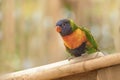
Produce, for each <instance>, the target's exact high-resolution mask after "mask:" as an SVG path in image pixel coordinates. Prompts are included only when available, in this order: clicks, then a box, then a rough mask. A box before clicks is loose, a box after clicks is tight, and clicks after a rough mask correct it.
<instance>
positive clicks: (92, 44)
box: [70, 20, 99, 54]
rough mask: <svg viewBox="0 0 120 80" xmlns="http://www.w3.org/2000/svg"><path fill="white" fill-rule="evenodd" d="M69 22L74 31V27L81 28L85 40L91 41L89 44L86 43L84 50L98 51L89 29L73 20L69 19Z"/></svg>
mask: <svg viewBox="0 0 120 80" xmlns="http://www.w3.org/2000/svg"><path fill="white" fill-rule="evenodd" d="M70 24H71V28H72V30H73V31H75V30H76V29H78V28H79V29H81V30H82V31H84V32H85V34H86V37H87V40H88V41H89V42H90V43H91V46H89V45H87V46H86V49H87V50H86V52H87V53H88V54H89V53H94V52H96V51H99V49H98V45H97V43H96V41H95V39H94V37H93V36H92V34H91V32H90V31H89V30H87V29H86V28H85V27H78V26H77V25H76V24H75V23H74V22H73V20H70Z"/></svg>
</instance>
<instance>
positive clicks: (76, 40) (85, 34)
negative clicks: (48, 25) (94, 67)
mask: <svg viewBox="0 0 120 80" xmlns="http://www.w3.org/2000/svg"><path fill="white" fill-rule="evenodd" d="M56 30H57V32H59V33H60V35H61V37H62V39H63V42H64V45H65V47H66V50H67V51H68V52H69V53H70V54H71V55H72V56H75V57H78V56H81V54H84V53H88V54H91V53H94V52H97V51H99V49H98V46H97V43H96V41H95V39H94V37H93V36H92V34H91V32H90V31H89V30H87V29H86V28H85V27H79V26H78V25H76V24H75V23H74V22H73V20H71V19H62V20H59V21H58V22H57V23H56Z"/></svg>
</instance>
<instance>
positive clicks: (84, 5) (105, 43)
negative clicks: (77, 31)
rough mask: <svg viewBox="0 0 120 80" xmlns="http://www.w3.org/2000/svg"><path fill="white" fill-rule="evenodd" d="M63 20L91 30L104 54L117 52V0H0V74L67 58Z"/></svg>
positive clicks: (119, 5)
mask: <svg viewBox="0 0 120 80" xmlns="http://www.w3.org/2000/svg"><path fill="white" fill-rule="evenodd" d="M62 18H71V19H73V20H74V21H75V22H76V24H78V25H82V26H86V27H87V28H88V29H90V30H91V32H92V34H93V35H94V37H95V38H96V40H97V42H98V44H99V47H100V49H101V50H102V51H103V52H104V53H116V52H120V0H0V62H1V63H0V74H4V73H9V72H13V71H18V70H23V69H27V68H31V67H36V66H41V65H45V64H48V63H52V62H56V61H60V60H64V59H66V58H67V57H68V53H67V52H66V51H65V48H64V45H63V42H62V40H61V38H60V35H59V34H58V33H57V32H56V31H55V24H56V22H57V21H58V20H59V19H62Z"/></svg>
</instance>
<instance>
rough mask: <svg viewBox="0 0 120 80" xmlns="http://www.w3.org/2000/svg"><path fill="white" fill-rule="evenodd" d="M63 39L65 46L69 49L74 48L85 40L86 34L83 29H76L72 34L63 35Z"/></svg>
mask: <svg viewBox="0 0 120 80" xmlns="http://www.w3.org/2000/svg"><path fill="white" fill-rule="evenodd" d="M63 41H64V44H65V46H67V47H68V48H70V49H75V48H77V47H79V46H80V45H81V44H82V43H83V42H85V41H86V35H85V33H84V32H83V31H81V30H80V29H77V30H75V31H74V32H73V33H72V34H70V35H67V36H64V37H63Z"/></svg>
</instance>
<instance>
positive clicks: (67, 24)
mask: <svg viewBox="0 0 120 80" xmlns="http://www.w3.org/2000/svg"><path fill="white" fill-rule="evenodd" d="M75 29H77V26H76V24H75V23H74V22H73V21H72V20H70V19H62V20H59V21H58V22H57V23H56V31H57V32H59V33H60V34H61V36H66V35H69V34H71V33H72V32H73V31H74V30H75Z"/></svg>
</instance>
